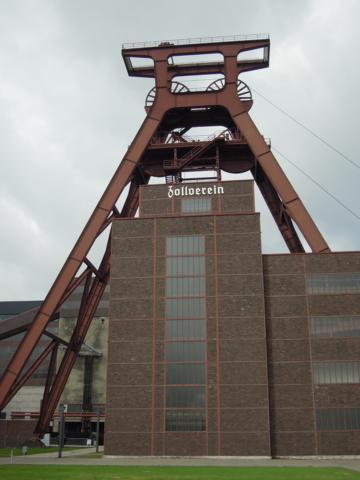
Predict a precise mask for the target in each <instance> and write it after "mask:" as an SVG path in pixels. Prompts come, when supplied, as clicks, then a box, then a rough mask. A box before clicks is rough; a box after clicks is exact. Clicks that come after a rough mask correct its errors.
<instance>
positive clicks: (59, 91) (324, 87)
mask: <svg viewBox="0 0 360 480" xmlns="http://www.w3.org/2000/svg"><path fill="white" fill-rule="evenodd" d="M359 18H360V2H359V1H357V0H308V1H306V0H292V1H289V0H271V1H270V0H252V1H251V2H250V1H248V0H247V1H243V0H222V1H221V2H211V1H203V0H198V1H194V0H192V1H188V0H182V1H181V2H170V1H169V0H166V1H162V0H152V1H151V2H150V1H146V0H137V1H136V2H134V1H128V0H121V1H120V0H101V1H100V0H47V1H46V0H44V1H41V0H22V1H17V0H0V63H1V68H0V132H1V141H0V161H1V175H0V218H1V236H0V273H1V275H0V300H15V299H23V300H24V299H41V298H43V297H44V296H45V294H46V293H47V291H48V289H49V287H50V285H51V283H52V282H53V280H54V278H55V276H56V274H57V273H58V271H59V269H60V268H61V266H62V264H63V262H64V261H65V259H66V257H67V255H68V253H69V251H70V250H71V248H72V246H73V244H74V242H75V241H76V239H77V237H78V235H79V234H80V232H81V230H82V228H83V226H84V225H85V223H86V221H87V219H88V217H89V215H90V214H91V212H92V210H93V208H94V207H95V205H96V203H97V201H98V199H99V197H100V195H101V194H102V192H103V191H104V189H105V187H106V185H107V183H108V181H109V179H110V177H111V176H112V174H113V172H114V170H115V168H116V167H117V165H118V163H119V162H120V161H121V158H122V157H123V155H124V153H125V151H126V148H127V146H128V144H129V143H130V142H131V140H132V138H133V136H134V135H135V133H136V131H137V130H138V128H139V126H140V123H141V122H142V120H143V118H144V116H145V112H144V108H143V105H144V99H145V96H146V94H147V92H148V90H149V89H150V88H151V87H152V83H151V81H150V80H144V79H138V78H133V79H131V78H129V77H127V75H126V70H125V66H124V65H123V61H122V58H121V46H122V43H124V42H135V41H147V40H164V39H176V38H188V37H189V38H191V37H200V36H218V35H235V34H253V33H269V34H270V39H271V52H270V68H269V69H267V70H260V71H258V72H252V73H248V74H244V76H243V79H244V81H245V82H246V83H247V84H248V85H249V86H250V88H253V90H255V91H256V92H259V93H261V94H262V95H264V96H265V97H266V98H267V99H269V100H271V102H273V103H274V104H276V105H278V106H279V107H281V108H282V109H284V110H286V111H287V112H289V113H290V114H291V115H293V116H294V117H295V118H296V119H297V120H298V121H300V122H302V123H304V124H305V125H306V126H307V127H308V128H310V129H311V130H313V131H314V132H315V133H316V134H317V135H319V136H321V137H322V138H324V139H325V140H327V141H328V142H330V143H331V144H332V145H334V146H335V147H336V148H337V149H338V150H340V151H341V152H343V153H344V154H345V155H347V156H348V157H349V158H351V159H353V160H354V161H355V162H357V163H359V164H360V159H359V132H358V129H359V106H360V93H359V85H360V73H359V71H360V70H359V66H358V63H359V51H360V29H359V26H358V22H359ZM250 114H251V116H252V117H253V119H254V120H255V122H256V123H257V125H258V127H259V128H260V130H261V132H262V133H263V135H264V136H265V137H270V138H271V141H272V145H273V147H274V148H276V149H277V150H279V151H280V152H282V153H283V154H285V155H286V156H287V157H288V158H289V159H290V160H291V161H292V162H294V163H296V164H297V165H299V166H300V167H301V168H302V169H304V170H305V171H306V172H307V173H308V174H309V175H311V176H312V177H313V178H314V179H315V180H316V181H318V182H319V183H320V184H321V185H323V187H324V188H326V189H327V190H329V191H330V192H331V193H332V194H333V195H335V196H336V197H338V198H339V199H340V200H341V201H342V202H343V203H345V204H346V205H348V206H349V207H351V208H352V209H353V210H354V211H355V212H356V213H357V215H359V216H360V206H359V185H360V169H358V168H355V167H354V166H351V165H350V164H348V163H347V162H346V161H345V160H344V159H343V158H341V157H340V156H339V155H337V154H335V153H334V152H333V151H331V150H330V149H328V148H327V147H326V146H324V145H323V144H321V143H320V142H319V141H318V140H316V139H314V138H313V137H312V136H311V135H309V133H307V132H306V131H304V130H303V129H301V128H300V127H299V126H298V125H296V124H294V123H292V122H291V121H290V120H289V119H288V118H287V117H285V116H284V115H283V114H282V113H280V112H279V111H277V110H276V109H274V107H273V106H271V105H270V104H269V103H267V102H266V101H265V100H264V99H263V98H261V97H259V96H258V95H257V94H256V93H254V106H253V108H252V110H251V112H250ZM275 154H276V152H275ZM278 160H279V163H280V164H281V165H282V167H283V169H284V170H285V172H286V173H287V175H288V177H289V178H290V180H291V181H292V183H293V185H294V187H295V189H296V190H297V191H298V193H299V194H300V196H301V198H302V200H303V202H304V203H305V205H306V206H307V208H308V209H309V211H310V213H311V215H312V216H313V218H314V220H315V222H316V223H317V225H318V227H319V228H320V230H321V232H322V234H323V235H324V236H325V238H326V240H327V241H328V243H329V244H330V247H331V248H332V250H334V251H336V250H359V249H360V221H359V220H358V219H356V218H354V217H353V216H351V215H350V214H349V213H348V212H347V211H346V210H344V209H343V208H341V207H340V206H339V205H337V204H336V203H335V202H334V201H333V200H332V199H331V198H329V197H328V196H326V195H325V194H324V193H323V192H322V191H321V190H320V189H319V188H318V187H316V186H314V185H313V184H312V183H310V182H309V180H308V179H307V178H305V177H304V176H302V175H301V173H299V172H298V171H297V170H296V169H295V168H294V167H293V166H292V165H290V164H289V163H287V162H286V161H285V160H284V159H283V158H281V157H278ZM257 208H258V209H259V210H260V211H261V212H263V210H264V207H263V203H262V202H261V201H260V200H259V201H258V205H257ZM262 242H263V247H264V250H265V251H266V252H284V251H286V248H285V246H284V245H283V241H282V239H281V238H280V236H279V234H278V232H277V231H276V228H275V225H274V223H273V221H272V220H271V218H270V217H269V215H268V214H267V213H266V212H265V211H264V214H263V221H262Z"/></svg>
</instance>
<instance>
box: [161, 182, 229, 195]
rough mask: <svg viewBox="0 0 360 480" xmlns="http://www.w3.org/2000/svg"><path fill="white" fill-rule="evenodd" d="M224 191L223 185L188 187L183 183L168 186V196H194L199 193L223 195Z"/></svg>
mask: <svg viewBox="0 0 360 480" xmlns="http://www.w3.org/2000/svg"><path fill="white" fill-rule="evenodd" d="M223 193H224V187H223V186H221V185H215V184H214V185H211V186H210V187H188V186H187V185H182V186H181V187H175V188H174V186H173V185H169V186H168V197H169V198H172V197H193V196H194V195H195V196H199V195H222V194H223Z"/></svg>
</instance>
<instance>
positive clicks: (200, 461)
mask: <svg viewBox="0 0 360 480" xmlns="http://www.w3.org/2000/svg"><path fill="white" fill-rule="evenodd" d="M94 454H95V448H86V449H84V450H82V449H81V450H67V451H64V452H63V457H62V458H58V457H57V453H56V452H53V453H41V454H37V455H28V456H19V457H13V459H12V462H13V464H14V465H112V466H114V465H119V466H121V465H127V466H130V465H135V466H191V467H195V466H208V467H209V466H222V467H225V466H228V467H340V468H349V469H351V470H355V471H358V472H360V458H331V459H330V458H305V459H299V458H296V459H268V458H252V459H248V458H241V457H100V458H99V457H97V456H95V455H94ZM10 461H11V459H10V458H9V457H8V458H4V457H2V458H0V465H8V464H10Z"/></svg>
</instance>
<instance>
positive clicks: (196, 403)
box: [166, 387, 205, 408]
mask: <svg viewBox="0 0 360 480" xmlns="http://www.w3.org/2000/svg"><path fill="white" fill-rule="evenodd" d="M204 406H205V388H204V387H167V388H166V407H174V408H177V407H204Z"/></svg>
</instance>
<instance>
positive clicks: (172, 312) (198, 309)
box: [166, 298, 205, 318]
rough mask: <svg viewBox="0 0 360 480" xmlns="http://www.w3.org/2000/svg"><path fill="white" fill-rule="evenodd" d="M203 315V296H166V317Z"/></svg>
mask: <svg viewBox="0 0 360 480" xmlns="http://www.w3.org/2000/svg"><path fill="white" fill-rule="evenodd" d="M204 316H205V298H167V299H166V317H167V318H199V317H204Z"/></svg>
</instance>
